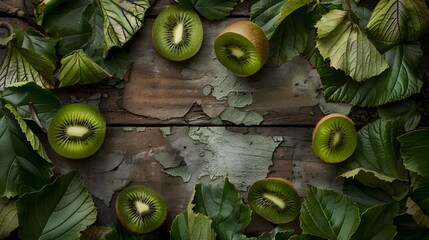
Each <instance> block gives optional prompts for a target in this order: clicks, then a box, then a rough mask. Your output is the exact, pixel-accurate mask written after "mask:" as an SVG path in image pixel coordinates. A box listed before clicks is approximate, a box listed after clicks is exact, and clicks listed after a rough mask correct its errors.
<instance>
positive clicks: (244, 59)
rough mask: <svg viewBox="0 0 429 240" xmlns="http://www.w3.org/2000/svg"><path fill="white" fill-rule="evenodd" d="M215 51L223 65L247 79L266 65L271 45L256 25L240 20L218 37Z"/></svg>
mask: <svg viewBox="0 0 429 240" xmlns="http://www.w3.org/2000/svg"><path fill="white" fill-rule="evenodd" d="M214 50H215V54H216V57H217V58H218V60H219V62H220V63H221V64H222V65H224V66H225V67H226V68H227V69H228V70H230V71H231V72H233V73H235V74H236V75H238V76H241V77H246V76H250V75H253V74H255V73H256V72H258V71H259V70H260V69H261V68H262V66H263V65H264V64H265V62H266V61H267V59H268V51H269V43H268V38H267V37H266V35H265V33H264V31H263V30H262V29H261V28H260V27H259V26H258V25H257V24H256V23H253V22H251V21H248V20H240V21H237V22H234V23H232V24H231V25H229V26H228V27H226V28H225V29H224V30H223V31H222V32H221V33H220V34H219V35H218V36H217V38H216V40H215V43H214Z"/></svg>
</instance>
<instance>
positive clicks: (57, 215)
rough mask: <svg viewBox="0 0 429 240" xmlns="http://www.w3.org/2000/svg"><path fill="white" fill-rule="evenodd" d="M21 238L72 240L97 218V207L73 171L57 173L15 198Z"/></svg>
mask: <svg viewBox="0 0 429 240" xmlns="http://www.w3.org/2000/svg"><path fill="white" fill-rule="evenodd" d="M16 205H17V208H18V218H19V223H20V226H21V229H20V230H19V236H20V238H21V239H28V240H32V239H62V240H68V239H70V240H75V239H77V238H79V236H80V235H81V233H80V232H81V231H83V230H85V228H86V227H87V226H89V225H91V224H92V223H94V222H95V220H96V215H97V209H96V208H95V206H94V203H93V201H92V198H91V195H90V194H89V192H88V190H87V189H86V186H85V184H84V183H83V181H82V180H81V178H80V177H79V174H78V173H77V172H76V171H74V172H70V173H68V174H65V175H62V176H59V177H58V178H57V179H56V180H55V182H54V183H52V184H49V185H46V186H45V187H44V188H43V189H42V190H40V191H39V192H34V193H29V194H26V195H24V196H22V197H21V198H20V199H18V200H17V203H16Z"/></svg>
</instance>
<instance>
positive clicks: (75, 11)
mask: <svg viewBox="0 0 429 240" xmlns="http://www.w3.org/2000/svg"><path fill="white" fill-rule="evenodd" d="M41 4H43V3H41ZM48 6H49V11H47V10H46V8H47V7H48ZM92 9H93V0H74V1H66V0H61V1H49V5H47V6H46V7H45V10H44V11H45V12H44V14H43V28H44V29H45V30H46V33H47V34H48V36H51V37H54V38H57V39H59V41H58V49H57V53H58V55H60V56H64V55H66V54H68V53H70V52H71V51H74V50H77V49H81V48H83V47H84V46H85V45H86V44H87V43H88V41H89V40H90V36H91V33H92V26H91V24H90V23H89V22H88V19H89V14H91V13H92V12H91V11H90V10H92Z"/></svg>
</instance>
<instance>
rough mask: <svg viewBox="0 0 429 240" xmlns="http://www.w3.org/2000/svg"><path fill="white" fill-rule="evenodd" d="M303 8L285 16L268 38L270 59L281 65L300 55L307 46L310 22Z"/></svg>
mask: <svg viewBox="0 0 429 240" xmlns="http://www.w3.org/2000/svg"><path fill="white" fill-rule="evenodd" d="M307 19H308V15H307V14H306V11H305V9H302V10H298V11H296V12H294V13H292V14H291V15H290V16H289V17H288V18H286V19H285V20H284V21H283V22H282V23H281V24H280V25H279V26H278V27H277V29H276V31H275V32H274V34H273V36H272V37H271V38H270V40H269V42H270V59H271V60H272V61H273V63H274V64H275V65H281V64H282V63H285V62H287V61H289V60H291V59H292V58H294V57H296V56H298V55H300V54H301V53H303V52H304V50H305V48H306V47H307V41H308V38H309V35H308V34H309V33H308V31H309V30H308V29H310V27H309V25H310V22H309V21H308V20H307Z"/></svg>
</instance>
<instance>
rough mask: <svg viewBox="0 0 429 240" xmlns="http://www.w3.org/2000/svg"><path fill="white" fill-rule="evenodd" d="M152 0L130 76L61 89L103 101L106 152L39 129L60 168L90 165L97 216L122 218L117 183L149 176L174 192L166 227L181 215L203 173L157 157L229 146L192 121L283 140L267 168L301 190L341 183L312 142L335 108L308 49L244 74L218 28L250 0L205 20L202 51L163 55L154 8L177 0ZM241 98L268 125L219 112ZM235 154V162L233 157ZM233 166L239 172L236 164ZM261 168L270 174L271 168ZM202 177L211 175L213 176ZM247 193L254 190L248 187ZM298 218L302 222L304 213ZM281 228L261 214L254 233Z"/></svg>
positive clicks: (72, 97) (108, 220) (133, 47)
mask: <svg viewBox="0 0 429 240" xmlns="http://www.w3.org/2000/svg"><path fill="white" fill-rule="evenodd" d="M3 2H5V3H8V4H12V5H14V6H17V7H20V8H22V6H23V5H22V1H18V0H7V1H3ZM151 2H152V3H153V6H152V7H151V9H150V10H149V12H148V13H147V14H148V15H147V16H148V17H147V20H146V22H145V25H144V27H143V29H141V31H139V32H138V33H137V35H136V36H135V38H134V39H133V40H132V41H131V42H130V44H129V45H128V46H127V47H128V49H129V52H130V54H129V56H130V59H131V60H132V61H133V62H134V63H133V66H132V68H131V69H130V74H129V78H128V80H127V81H121V80H115V79H109V80H106V81H104V82H103V83H101V84H97V85H89V86H74V87H68V88H62V89H57V90H55V93H57V95H58V96H59V97H60V99H61V100H62V101H63V103H68V102H71V101H87V102H90V103H92V104H94V105H97V106H99V109H100V110H101V112H102V113H103V114H104V116H105V117H106V119H107V123H108V126H109V127H108V131H107V136H106V141H105V143H104V145H103V146H102V148H101V149H100V151H99V152H98V153H97V154H95V155H94V156H91V157H90V158H88V159H83V160H78V161H76V160H67V159H64V158H61V157H59V156H58V155H57V154H55V153H54V152H53V151H52V150H51V149H50V148H49V146H48V144H47V142H46V139H45V135H44V134H39V135H40V137H41V138H42V139H43V141H44V143H45V145H46V146H47V148H48V149H47V150H48V154H49V155H50V156H51V157H52V159H53V161H54V163H55V171H56V172H57V173H58V174H60V173H65V172H68V171H70V170H73V169H78V170H79V172H80V173H81V175H82V178H83V179H84V181H85V182H86V183H87V185H88V188H89V190H90V192H91V193H92V194H93V196H94V200H95V203H96V206H97V207H98V210H99V217H98V220H97V223H99V224H103V225H105V224H112V223H114V222H116V217H115V215H114V208H113V207H112V205H113V204H114V199H115V196H116V194H117V193H118V191H120V190H121V189H122V188H123V187H125V186H126V185H127V184H145V185H148V186H150V187H152V188H153V189H155V190H156V191H158V192H159V193H160V194H162V195H163V196H164V197H165V198H166V201H167V203H168V206H169V214H168V219H167V222H166V225H165V226H164V227H163V229H164V230H168V229H169V226H170V224H171V222H172V220H173V218H174V216H176V215H177V214H178V213H180V212H181V211H183V210H184V209H185V207H186V204H187V203H188V201H189V198H190V196H191V194H192V191H193V188H194V183H195V181H196V179H191V180H190V181H189V182H187V183H186V182H184V181H183V180H182V178H181V177H173V176H171V175H168V174H167V173H165V172H164V171H165V169H164V167H163V166H162V165H161V163H160V162H159V159H157V157H159V156H164V157H165V156H173V157H175V159H179V160H180V159H182V160H183V161H187V160H188V159H197V158H203V156H205V159H207V158H208V156H216V154H217V155H220V156H222V154H225V153H224V152H223V151H222V150H223V149H222V148H216V147H213V146H211V147H212V148H208V145H209V144H208V143H204V142H201V141H198V140H195V139H191V138H190V136H189V129H190V128H191V127H192V126H200V127H202V128H206V127H207V126H214V129H223V127H222V126H220V125H227V126H229V127H227V132H225V133H228V134H230V133H231V132H232V133H234V134H237V138H238V140H237V141H236V143H237V144H244V145H246V143H247V144H250V143H249V142H247V141H248V139H247V138H246V137H247V136H267V137H274V138H273V139H277V140H276V141H277V144H278V146H277V147H276V148H275V149H273V151H272V153H271V152H269V151H268V156H269V157H266V158H267V159H265V160H267V161H269V162H272V164H271V165H270V166H267V167H266V169H265V170H266V175H267V176H277V177H284V178H287V179H290V180H291V181H292V182H293V183H294V184H295V186H296V187H297V189H298V191H299V194H300V195H301V196H303V195H304V194H305V188H306V185H307V184H315V185H318V186H325V187H329V188H338V184H339V183H338V179H337V178H336V169H335V166H334V165H328V164H326V163H324V162H322V161H321V160H319V159H318V158H317V157H316V156H315V155H314V154H313V152H312V150H311V131H312V126H314V125H315V123H316V122H317V121H318V120H319V119H320V117H321V116H322V115H323V113H322V111H321V110H320V107H321V106H323V107H327V108H329V107H331V106H330V105H326V104H325V103H324V102H323V97H322V96H321V95H320V83H319V82H318V77H317V74H316V73H315V70H314V69H312V67H311V65H309V63H308V62H306V61H305V60H304V59H302V58H297V59H295V60H294V61H293V62H292V63H288V64H285V65H282V66H280V67H274V66H272V65H271V64H270V63H268V64H267V65H266V66H265V67H264V68H263V69H262V70H261V72H260V73H258V74H256V75H255V76H252V77H249V78H237V77H235V76H233V75H232V74H230V73H229V72H228V71H227V70H226V69H225V68H223V66H221V65H220V64H219V63H218V62H217V60H216V58H215V56H214V52H213V41H214V39H215V37H216V35H217V34H218V32H219V31H220V30H221V29H222V28H223V27H225V26H226V25H227V24H229V23H231V22H233V21H237V20H240V19H243V18H248V17H249V15H248V14H249V13H248V1H245V3H243V4H239V5H238V6H237V7H236V8H235V10H234V12H233V15H232V16H231V17H230V18H228V19H226V20H222V21H218V22H210V21H206V20H203V24H204V30H205V34H204V43H203V47H202V48H201V51H200V52H199V53H198V55H196V56H195V57H194V58H192V59H190V60H187V61H184V62H180V63H175V62H170V61H168V60H166V59H164V58H163V57H161V56H160V55H159V54H158V53H157V52H156V51H155V49H154V46H153V45H152V41H151V36H150V31H151V27H152V24H153V21H154V17H156V15H157V14H158V13H159V12H160V11H161V10H162V9H163V8H165V6H167V5H168V4H171V3H172V2H173V1H172V0H160V1H151ZM4 19H5V20H7V21H11V22H12V25H15V26H24V25H25V23H23V22H22V21H21V20H17V19H16V18H10V19H9V18H8V19H6V18H4ZM228 92H230V93H229V94H228ZM242 96H246V97H249V96H250V97H251V98H250V99H251V102H250V103H249V102H248V104H249V105H247V106H246V104H242V101H237V102H234V101H233V100H232V99H235V100H236V99H238V100H240V99H241V98H240V97H242ZM237 97H238V98H237ZM246 99H249V98H246ZM241 100H242V99H241ZM243 101H244V100H243ZM244 102H245V101H244ZM243 105H244V106H243ZM232 106H235V109H238V110H240V111H241V112H253V113H256V114H259V115H262V116H263V121H262V122H261V123H260V124H252V122H251V123H250V125H253V126H249V127H244V126H240V127H238V126H234V124H233V123H231V122H230V121H228V120H224V121H222V122H221V121H219V119H217V117H218V116H219V115H220V114H221V113H222V112H223V111H225V109H231V107H232ZM335 109H337V108H335ZM340 110H342V111H344V110H343V109H342V108H341V109H340ZM240 125H243V124H240ZM259 125H263V126H259ZM165 126H168V127H171V133H169V130H168V129H167V130H166V129H165V128H163V127H165ZM166 131H167V132H166ZM234 136H236V135H234ZM234 146H235V145H234ZM255 148H256V147H255ZM266 151H267V150H266ZM266 151H265V154H267V152H266ZM231 154H232V156H236V157H241V158H245V157H248V158H249V159H252V158H253V157H255V156H254V155H258V154H257V153H256V152H255V149H251V150H249V149H248V148H245V147H242V148H241V147H237V148H236V149H234V151H232V152H231ZM225 158H226V159H228V157H225ZM228 161H230V163H229V164H231V162H233V161H234V160H231V159H229V160H228ZM246 166H247V164H243V167H246ZM246 171H250V170H246ZM246 171H243V172H241V173H242V175H246ZM251 173H252V172H251V171H250V172H249V173H248V175H249V176H248V177H247V178H246V179H247V180H249V179H251V177H252V176H253V175H252V174H251ZM225 174H228V175H234V174H236V172H232V173H231V172H230V173H225ZM259 174H265V171H263V172H259ZM255 176H256V175H255ZM219 179H221V177H219V178H218V180H219ZM197 180H198V181H202V182H204V181H206V182H208V181H209V177H207V176H205V177H202V178H201V179H197ZM252 180H254V179H252ZM210 182H211V181H210ZM241 187H242V188H245V187H246V186H241ZM242 193H243V197H245V191H243V192H242ZM289 226H291V227H295V228H297V221H295V222H293V223H291V224H290V225H289ZM272 227H273V226H272V225H271V224H270V223H268V222H267V221H265V220H263V219H261V218H258V217H257V216H256V217H255V218H254V220H253V222H252V223H251V225H250V226H249V227H248V229H247V233H250V234H257V233H260V232H262V231H265V230H270V229H271V228H272Z"/></svg>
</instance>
